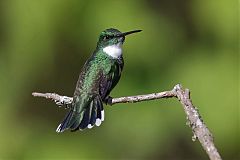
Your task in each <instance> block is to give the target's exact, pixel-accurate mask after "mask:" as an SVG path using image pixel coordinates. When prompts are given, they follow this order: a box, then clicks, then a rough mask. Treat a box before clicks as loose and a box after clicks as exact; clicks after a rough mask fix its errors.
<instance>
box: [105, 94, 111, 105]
mask: <svg viewBox="0 0 240 160" xmlns="http://www.w3.org/2000/svg"><path fill="white" fill-rule="evenodd" d="M112 99H113V98H112V97H110V96H107V97H106V98H105V99H104V103H105V104H106V105H110V106H111V105H112Z"/></svg>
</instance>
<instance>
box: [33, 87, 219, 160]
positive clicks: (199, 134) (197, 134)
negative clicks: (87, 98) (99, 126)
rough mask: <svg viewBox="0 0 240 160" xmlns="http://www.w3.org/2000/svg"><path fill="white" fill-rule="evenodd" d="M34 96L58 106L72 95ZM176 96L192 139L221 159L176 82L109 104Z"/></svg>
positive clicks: (186, 93) (216, 159)
mask: <svg viewBox="0 0 240 160" xmlns="http://www.w3.org/2000/svg"><path fill="white" fill-rule="evenodd" d="M32 95H33V96H35V97H44V98H47V99H52V100H54V101H55V103H56V104H57V105H59V106H62V105H66V106H67V107H68V105H70V104H71V103H72V100H73V99H72V97H67V96H60V95H58V94H56V93H37V92H34V93H32ZM172 97H175V98H177V99H178V100H179V101H180V103H181V104H182V106H183V109H184V112H185V114H186V116H187V121H188V122H187V124H188V125H189V127H190V128H191V129H192V132H193V134H194V136H193V140H194V141H195V139H196V138H197V139H198V140H199V142H200V143H201V145H202V147H203V149H204V150H205V151H206V153H207V154H208V156H209V158H210V159H211V160H221V157H220V154H219V153H218V151H217V148H216V147H215V145H214V142H213V136H212V134H211V132H210V131H209V129H208V128H207V126H206V125H205V123H204V122H203V120H202V118H201V116H200V114H199V112H198V109H197V108H196V107H194V106H193V104H192V101H191V99H190V91H189V90H188V89H183V88H182V86H181V85H180V84H177V85H176V86H175V87H174V88H173V89H172V90H171V91H164V92H159V93H152V94H146V95H137V96H129V97H120V98H113V99H112V100H111V102H110V103H109V104H110V105H114V104H117V103H136V102H141V101H149V100H155V99H162V98H172Z"/></svg>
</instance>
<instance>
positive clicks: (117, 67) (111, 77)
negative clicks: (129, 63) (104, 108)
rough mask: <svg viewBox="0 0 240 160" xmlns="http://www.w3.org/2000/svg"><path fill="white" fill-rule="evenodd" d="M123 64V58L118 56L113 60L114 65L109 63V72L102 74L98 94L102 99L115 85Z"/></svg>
mask: <svg viewBox="0 0 240 160" xmlns="http://www.w3.org/2000/svg"><path fill="white" fill-rule="evenodd" d="M123 66H124V61H123V58H122V57H120V58H118V59H117V60H116V61H114V65H111V69H110V70H109V72H108V73H107V74H104V75H103V76H102V78H101V81H100V87H99V94H100V96H101V98H102V100H103V101H104V100H105V98H106V97H107V96H108V95H109V94H110V92H111V91H112V89H113V88H114V87H115V86H116V85H117V83H118V81H119V79H120V77H121V72H122V70H123Z"/></svg>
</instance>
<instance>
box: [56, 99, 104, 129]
mask: <svg viewBox="0 0 240 160" xmlns="http://www.w3.org/2000/svg"><path fill="white" fill-rule="evenodd" d="M102 121H104V110H103V104H102V100H101V98H100V97H99V96H96V97H94V98H93V99H92V101H91V102H90V103H89V104H88V105H87V106H86V107H85V109H84V110H83V111H82V112H80V113H79V112H75V111H73V110H70V111H69V113H68V114H67V115H66V117H65V118H64V120H63V122H62V123H61V124H60V125H59V126H58V128H57V130H56V132H63V131H64V130H66V129H69V128H70V129H71V131H76V130H79V129H80V130H83V129H85V128H92V127H93V126H94V125H96V126H100V125H101V123H102Z"/></svg>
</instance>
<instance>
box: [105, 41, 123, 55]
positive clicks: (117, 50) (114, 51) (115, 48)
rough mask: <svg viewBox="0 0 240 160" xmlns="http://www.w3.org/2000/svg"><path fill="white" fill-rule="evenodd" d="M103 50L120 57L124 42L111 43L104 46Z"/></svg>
mask: <svg viewBox="0 0 240 160" xmlns="http://www.w3.org/2000/svg"><path fill="white" fill-rule="evenodd" d="M103 51H104V52H105V53H107V54H108V55H109V56H111V57H113V58H118V57H119V56H121V55H122V44H121V43H118V44H116V45H111V46H107V47H104V48H103Z"/></svg>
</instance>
